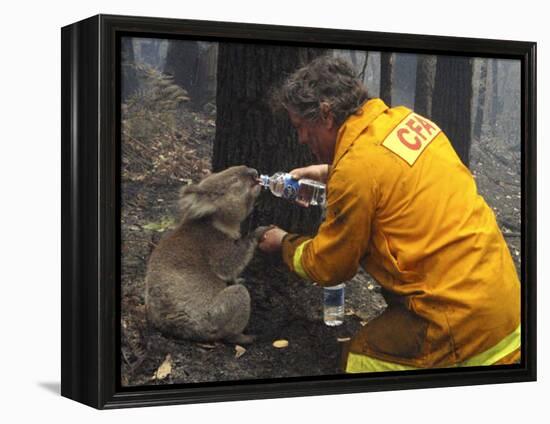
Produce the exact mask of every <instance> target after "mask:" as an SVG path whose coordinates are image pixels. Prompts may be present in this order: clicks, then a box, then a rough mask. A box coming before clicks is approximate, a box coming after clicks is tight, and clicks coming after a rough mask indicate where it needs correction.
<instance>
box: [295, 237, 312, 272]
mask: <svg viewBox="0 0 550 424" xmlns="http://www.w3.org/2000/svg"><path fill="white" fill-rule="evenodd" d="M310 241H311V240H307V241H304V242H303V243H302V244H301V245H299V246H298V248H297V249H296V251H295V252H294V257H293V258H292V266H293V267H294V272H295V273H296V274H298V275H299V276H300V277H301V278H303V279H304V280H309V279H310V278H309V277H308V275H307V274H306V272H305V271H304V267H303V266H302V252H303V251H304V247H306V245H307V244H308V243H309V242H310Z"/></svg>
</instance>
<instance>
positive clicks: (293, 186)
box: [283, 175, 300, 200]
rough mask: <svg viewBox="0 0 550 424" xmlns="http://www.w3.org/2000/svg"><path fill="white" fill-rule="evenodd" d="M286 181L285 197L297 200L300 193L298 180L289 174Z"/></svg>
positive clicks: (285, 178)
mask: <svg viewBox="0 0 550 424" xmlns="http://www.w3.org/2000/svg"><path fill="white" fill-rule="evenodd" d="M284 183H285V186H284V189H283V197H284V198H285V199H288V200H295V199H296V195H297V194H298V188H299V187H300V184H299V183H298V180H295V179H294V178H292V177H291V176H290V175H288V176H285V177H284Z"/></svg>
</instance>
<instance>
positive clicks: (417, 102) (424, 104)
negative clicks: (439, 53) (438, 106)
mask: <svg viewBox="0 0 550 424" xmlns="http://www.w3.org/2000/svg"><path fill="white" fill-rule="evenodd" d="M436 63H437V58H436V56H428V55H419V56H418V62H417V63H416V86H415V92H414V111H415V112H416V113H418V114H420V115H423V116H426V117H430V116H431V113H432V95H433V88H434V80H435V68H436Z"/></svg>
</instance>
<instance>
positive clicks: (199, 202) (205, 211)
mask: <svg viewBox="0 0 550 424" xmlns="http://www.w3.org/2000/svg"><path fill="white" fill-rule="evenodd" d="M179 207H180V211H181V216H182V223H184V222H189V221H194V220H197V219H201V218H204V217H206V216H209V215H213V214H214V213H215V212H216V210H217V208H216V205H215V203H214V199H213V198H212V196H210V195H209V193H207V192H205V191H204V190H201V189H200V188H199V187H198V185H196V184H193V185H190V186H187V187H184V188H182V189H181V191H180V200H179Z"/></svg>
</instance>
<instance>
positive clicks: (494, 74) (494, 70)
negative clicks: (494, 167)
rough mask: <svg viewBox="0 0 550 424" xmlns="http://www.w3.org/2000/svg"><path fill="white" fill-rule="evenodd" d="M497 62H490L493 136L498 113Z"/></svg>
mask: <svg viewBox="0 0 550 424" xmlns="http://www.w3.org/2000/svg"><path fill="white" fill-rule="evenodd" d="M498 78H499V75H498V60H497V59H493V60H492V61H491V115H490V116H491V118H490V120H491V122H490V125H491V130H492V131H491V132H492V135H493V136H496V135H497V122H498V121H497V119H498V115H499V111H500V97H499V90H498Z"/></svg>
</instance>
